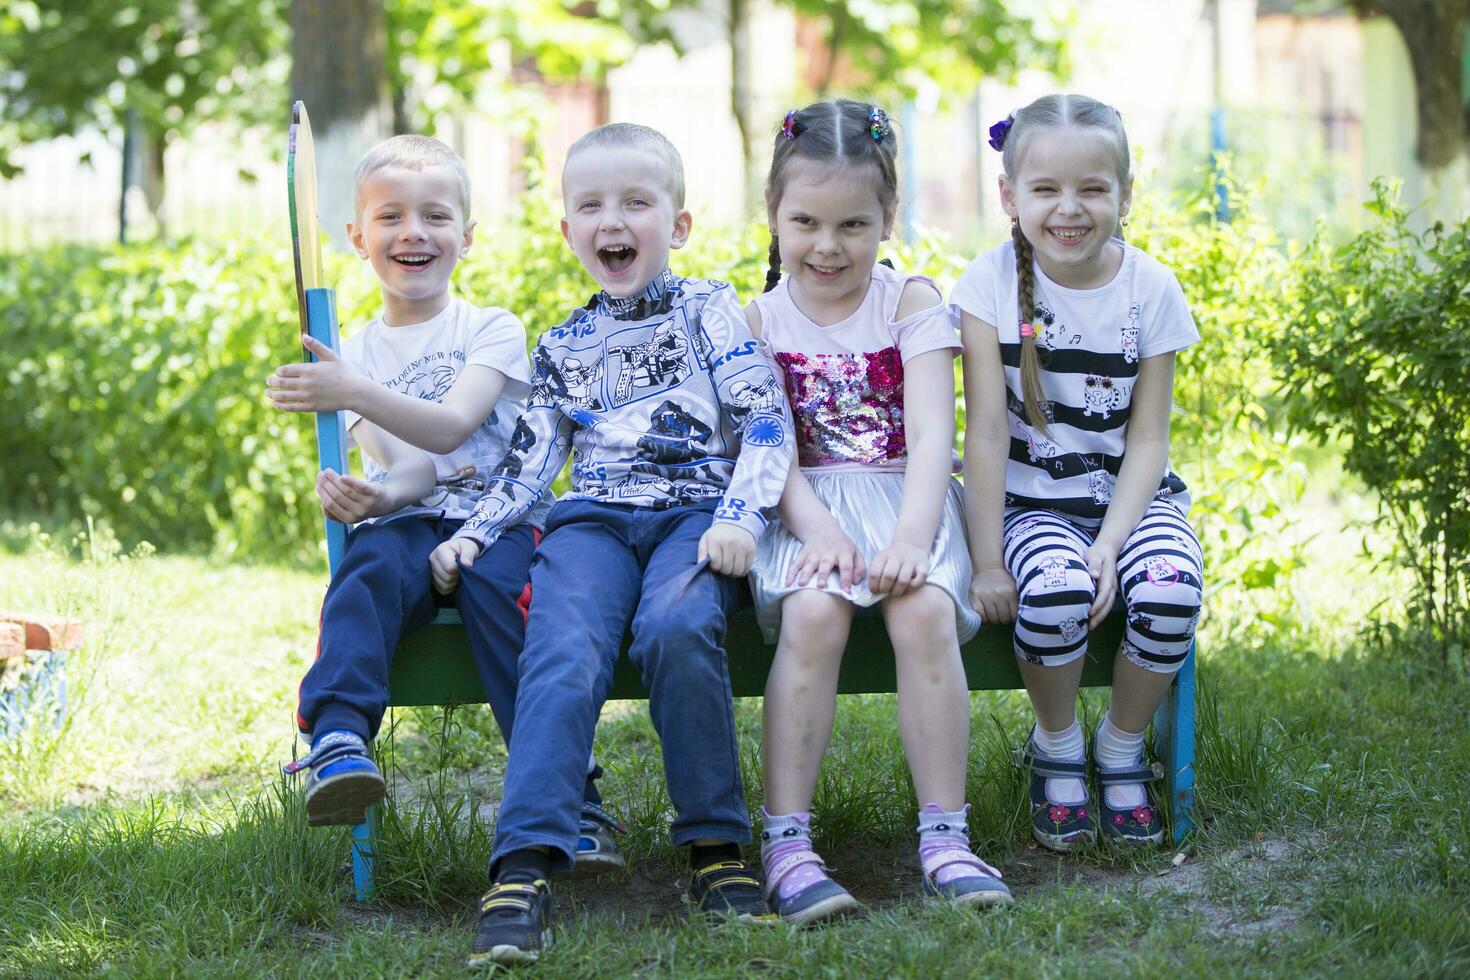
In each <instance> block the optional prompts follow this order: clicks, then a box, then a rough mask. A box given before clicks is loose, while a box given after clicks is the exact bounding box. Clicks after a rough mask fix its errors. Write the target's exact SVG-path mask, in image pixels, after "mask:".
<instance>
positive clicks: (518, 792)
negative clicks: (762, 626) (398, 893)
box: [491, 500, 750, 874]
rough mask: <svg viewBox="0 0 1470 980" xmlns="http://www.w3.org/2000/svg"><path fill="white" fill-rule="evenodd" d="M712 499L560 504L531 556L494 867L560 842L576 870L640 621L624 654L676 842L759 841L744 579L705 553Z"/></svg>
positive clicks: (556, 855)
mask: <svg viewBox="0 0 1470 980" xmlns="http://www.w3.org/2000/svg"><path fill="white" fill-rule="evenodd" d="M714 508H715V501H709V502H706V503H701V504H696V505H691V506H686V507H675V508H671V509H669V510H653V509H651V508H644V507H631V506H626V505H620V504H603V503H593V502H589V501H582V500H572V501H564V502H562V503H559V504H557V505H556V506H555V507H554V508H552V511H551V519H550V521H549V522H548V523H547V527H546V536H545V538H543V539H542V541H541V546H540V547H539V548H538V549H537V550H536V559H535V562H534V563H533V564H532V566H531V590H532V593H533V594H534V595H535V597H536V598H535V601H534V602H532V603H531V617H530V622H529V623H528V625H527V628H526V647H525V652H524V653H523V654H522V656H521V676H520V687H519V690H518V692H517V694H516V721H515V731H514V733H513V734H512V736H511V739H510V759H509V762H508V763H507V766H506V772H505V791H504V798H503V800H502V802H501V805H500V818H499V822H498V824H497V826H496V831H495V847H494V850H493V852H492V854H491V869H492V874H493V871H494V867H495V863H496V862H497V861H499V859H500V858H501V857H502V856H503V855H505V854H506V853H508V852H510V851H517V850H522V849H524V848H528V847H536V846H542V847H547V848H550V849H551V852H552V865H553V867H554V868H555V869H556V870H563V871H564V870H566V869H567V868H568V867H570V865H571V860H572V857H573V855H574V854H575V853H576V846H577V805H578V803H579V802H580V800H581V798H582V786H583V780H584V778H585V775H586V769H587V755H588V753H589V752H590V751H591V749H592V735H593V730H594V728H595V727H596V725H597V716H598V714H599V713H600V712H601V710H602V705H603V702H605V701H606V700H607V695H608V691H609V690H610V688H611V686H612V676H613V664H614V663H615V661H616V660H617V657H618V652H619V650H620V649H621V647H622V640H623V634H624V633H625V632H627V630H628V628H629V625H630V624H631V626H632V633H633V642H632V646H631V647H630V648H629V651H628V654H629V657H630V658H631V659H632V661H633V663H634V664H635V665H636V666H637V667H638V669H639V670H640V671H641V672H642V675H643V683H644V685H645V686H646V687H647V689H648V710H649V714H650V715H651V716H652V719H653V725H654V728H655V729H656V730H657V731H658V735H659V739H660V740H661V741H662V743H663V756H664V775H665V777H666V778H667V780H668V786H669V797H670V798H671V800H672V801H673V804H674V813H675V817H674V823H673V828H672V839H673V842H674V844H675V845H676V846H679V845H683V844H688V843H689V842H691V841H694V840H698V839H701V838H709V839H713V840H726V841H737V842H740V843H744V842H746V841H749V840H750V818H749V813H748V812H747V810H746V808H745V793H744V790H743V789H742V787H741V783H740V751H739V745H738V743H737V740H736V736H735V710H734V705H733V704H732V703H731V700H730V675H729V671H728V670H727V667H726V663H725V646H724V641H725V620H726V617H727V615H728V614H729V613H730V612H732V611H733V610H734V608H735V603H736V601H737V597H738V594H739V593H738V583H737V582H736V580H735V579H732V578H729V577H727V576H724V575H717V574H715V573H714V572H711V571H710V570H709V568H708V567H707V565H701V564H699V563H697V562H696V560H695V559H696V557H697V555H698V550H699V538H700V536H701V535H703V534H704V532H705V531H706V530H707V529H708V528H709V526H710V521H711V519H712V518H713V515H714Z"/></svg>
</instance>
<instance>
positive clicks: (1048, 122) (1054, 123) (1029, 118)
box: [1001, 95, 1130, 435]
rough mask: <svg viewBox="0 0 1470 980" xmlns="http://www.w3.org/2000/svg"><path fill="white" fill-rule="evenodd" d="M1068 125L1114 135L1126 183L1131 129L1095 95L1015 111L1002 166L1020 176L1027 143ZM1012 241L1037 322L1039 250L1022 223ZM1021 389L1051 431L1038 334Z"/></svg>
mask: <svg viewBox="0 0 1470 980" xmlns="http://www.w3.org/2000/svg"><path fill="white" fill-rule="evenodd" d="M1063 126H1079V127H1086V128H1091V129H1099V130H1102V131H1103V132H1104V133H1107V134H1108V135H1109V136H1110V137H1112V141H1113V146H1114V148H1115V149H1116V150H1117V154H1116V156H1115V158H1114V163H1115V165H1116V167H1117V171H1118V182H1119V183H1120V184H1126V183H1127V182H1128V174H1129V166H1130V165H1129V157H1128V134H1127V133H1126V132H1124V131H1123V117H1122V116H1121V115H1120V114H1119V113H1118V110H1117V109H1114V108H1113V107H1112V106H1110V105H1108V104H1107V103H1105V102H1099V101H1097V100H1096V99H1090V98H1088V97H1087V96H1085V95H1044V96H1042V97H1041V98H1039V99H1037V100H1036V101H1035V102H1032V103H1031V104H1030V105H1028V106H1026V107H1025V108H1024V109H1018V110H1017V111H1016V112H1015V114H1014V115H1012V116H1011V128H1010V130H1009V131H1008V132H1007V133H1006V135H1005V146H1004V148H1003V150H1002V157H1001V166H1002V167H1003V168H1004V169H1005V172H1006V176H1007V177H1008V178H1010V179H1011V180H1015V179H1016V177H1017V175H1018V172H1019V170H1020V167H1021V160H1022V156H1023V154H1024V153H1025V149H1026V143H1027V142H1028V141H1029V140H1030V138H1031V135H1032V134H1033V133H1037V132H1040V131H1041V130H1043V129H1056V128H1060V127H1063ZM1011 241H1012V242H1014V243H1015V246H1016V280H1017V283H1018V288H1017V290H1016V298H1017V305H1018V311H1017V312H1018V313H1019V315H1020V318H1021V322H1022V323H1031V322H1032V319H1033V318H1034V317H1035V316H1036V271H1035V268H1034V267H1033V264H1032V263H1033V261H1034V254H1035V253H1034V249H1033V248H1032V246H1031V242H1030V241H1029V240H1027V238H1026V236H1025V235H1023V234H1021V224H1020V222H1018V221H1012V222H1011ZM1020 368H1021V394H1022V396H1023V397H1024V401H1025V403H1026V421H1028V422H1030V423H1031V427H1032V428H1034V429H1037V430H1038V431H1040V432H1042V433H1044V434H1046V435H1050V433H1049V432H1048V431H1047V424H1046V413H1045V411H1044V409H1043V408H1042V404H1041V403H1042V401H1043V400H1044V399H1043V394H1044V393H1043V391H1042V388H1041V355H1040V354H1038V353H1037V352H1036V333H1035V330H1034V328H1033V330H1032V333H1031V335H1030V336H1024V335H1023V336H1022V337H1021V364H1020Z"/></svg>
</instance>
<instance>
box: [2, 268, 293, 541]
mask: <svg viewBox="0 0 1470 980" xmlns="http://www.w3.org/2000/svg"><path fill="white" fill-rule="evenodd" d="M290 268H291V265H290V253H289V252H288V251H286V250H285V249H282V248H274V249H272V248H268V247H266V246H265V245H263V244H261V243H259V242H257V241H248V240H247V241H228V242H225V243H223V244H215V243H211V244H206V243H202V242H193V243H187V244H183V245H180V246H177V247H174V248H167V249H166V248H163V247H161V246H151V247H144V248H133V249H119V248H97V247H80V246H71V247H60V248H53V249H49V250H45V251H41V252H27V253H24V254H20V255H10V256H5V257H4V258H0V343H3V346H4V350H5V352H6V363H5V380H6V383H7V387H8V388H9V391H8V397H7V398H6V399H5V400H4V407H3V408H0V427H3V429H4V431H5V432H6V433H7V435H6V452H5V453H4V454H3V456H0V488H3V493H4V495H5V499H6V501H7V502H8V503H9V505H10V506H12V507H18V508H19V507H27V508H33V509H35V510H36V511H39V512H40V513H41V514H43V515H48V516H50V517H53V518H60V519H63V520H70V521H80V520H83V519H85V518H88V517H90V518H95V519H96V520H97V521H99V522H101V523H105V524H106V525H108V526H110V527H111V528H112V530H113V531H114V532H115V533H116V534H117V535H118V536H119V538H121V539H122V540H123V541H124V542H125V543H126V544H128V545H129V546H131V545H132V544H134V543H136V542H138V541H140V540H149V541H153V542H156V543H158V544H161V545H166V546H169V547H190V546H199V545H208V546H213V547H218V548H220V549H223V550H224V551H227V552H235V551H242V550H243V551H251V552H255V553H258V554H262V555H265V556H269V557H280V556H282V555H292V556H294V555H299V554H300V553H302V552H303V550H304V546H305V543H306V542H308V541H310V540H312V538H313V537H317V536H319V535H320V529H319V525H318V524H317V523H316V522H317V516H316V515H315V514H313V513H312V511H313V507H312V506H311V505H312V503H313V500H308V499H307V498H308V497H313V498H314V495H313V494H312V490H311V482H310V477H311V471H312V468H311V464H310V463H309V462H308V461H307V460H308V458H309V454H310V452H311V439H312V436H311V434H310V431H309V430H308V429H306V428H305V427H303V426H302V425H299V424H297V421H298V420H295V419H292V418H288V417H285V416H281V415H278V414H276V413H274V412H271V411H270V410H269V409H268V408H266V406H265V402H264V396H263V392H264V387H265V378H266V376H267V375H268V374H269V373H270V370H271V368H272V367H274V366H275V365H276V364H278V363H280V362H281V361H282V360H283V359H284V358H286V357H288V356H290V353H289V352H290V351H292V350H293V348H292V346H291V345H292V338H293V337H294V335H295V333H296V332H297V328H296V326H295V324H296V314H295V302H294V294H293V289H292V286H291V275H290Z"/></svg>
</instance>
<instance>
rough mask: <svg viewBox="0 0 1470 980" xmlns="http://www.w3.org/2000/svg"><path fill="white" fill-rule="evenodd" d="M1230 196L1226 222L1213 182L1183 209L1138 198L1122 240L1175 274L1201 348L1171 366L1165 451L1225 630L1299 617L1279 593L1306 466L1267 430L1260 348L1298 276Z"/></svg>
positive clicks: (1265, 362) (1297, 554)
mask: <svg viewBox="0 0 1470 980" xmlns="http://www.w3.org/2000/svg"><path fill="white" fill-rule="evenodd" d="M1232 198H1233V199H1232V201H1231V205H1232V208H1231V209H1232V212H1233V216H1232V218H1231V220H1230V221H1228V222H1222V221H1220V220H1218V219H1217V218H1216V216H1215V199H1214V188H1213V186H1211V187H1207V188H1205V189H1204V190H1203V191H1201V192H1198V193H1197V194H1196V195H1195V196H1194V197H1192V198H1188V199H1185V200H1183V201H1177V200H1165V201H1154V200H1144V201H1143V202H1142V204H1143V207H1142V208H1141V209H1135V220H1134V221H1133V223H1132V226H1131V227H1130V228H1129V229H1128V233H1129V234H1128V237H1129V240H1130V241H1132V242H1133V243H1134V244H1137V245H1138V246H1139V247H1141V248H1142V249H1144V250H1145V251H1147V252H1148V253H1149V254H1150V255H1152V256H1153V257H1154V258H1156V259H1158V260H1159V261H1160V262H1162V263H1163V264H1164V265H1165V266H1167V267H1168V268H1169V269H1170V270H1171V271H1172V272H1173V273H1174V274H1175V275H1176V276H1177V277H1178V278H1179V282H1180V285H1181V286H1182V287H1183V288H1184V294H1185V296H1186V298H1187V299H1188V301H1189V308H1190V312H1191V313H1193V315H1194V318H1195V322H1196V323H1197V324H1198V325H1199V330H1200V341H1199V343H1197V344H1195V345H1194V346H1193V347H1190V348H1189V349H1188V350H1185V351H1183V352H1181V353H1180V355H1179V357H1178V360H1177V362H1176V367H1175V377H1174V400H1175V413H1176V414H1175V418H1174V421H1173V425H1172V431H1171V439H1170V444H1171V447H1172V450H1171V456H1172V459H1173V463H1174V467H1175V469H1176V470H1178V471H1179V473H1180V475H1181V476H1182V477H1183V478H1184V481H1185V483H1187V484H1189V487H1190V494H1191V497H1192V501H1193V507H1192V509H1191V511H1190V520H1191V522H1192V523H1193V524H1194V526H1195V530H1196V531H1197V532H1198V534H1199V536H1200V543H1201V545H1202V546H1203V548H1204V553H1205V582H1206V584H1207V590H1208V594H1209V595H1210V597H1211V602H1210V605H1211V607H1212V610H1213V612H1214V613H1215V614H1216V615H1218V614H1220V613H1222V612H1226V611H1227V609H1229V614H1228V615H1226V616H1224V617H1223V618H1224V620H1225V622H1226V623H1227V624H1229V625H1230V626H1231V627H1232V628H1238V629H1246V630H1249V629H1252V628H1253V627H1254V625H1255V624H1258V623H1259V624H1263V625H1265V626H1267V627H1269V628H1273V629H1274V628H1275V627H1277V626H1280V625H1283V624H1285V623H1287V622H1289V621H1291V620H1292V618H1293V616H1294V613H1293V606H1294V605H1295V599H1294V597H1293V595H1292V593H1291V590H1290V589H1289V588H1287V587H1286V586H1287V585H1288V583H1289V582H1290V581H1291V573H1292V572H1294V571H1295V570H1296V569H1298V568H1299V567H1301V565H1302V554H1301V545H1300V544H1299V543H1297V542H1296V540H1295V537H1294V535H1293V534H1292V533H1291V530H1292V524H1293V523H1294V518H1293V517H1292V515H1291V509H1290V504H1292V503H1294V502H1295V501H1297V500H1299V499H1300V497H1301V495H1302V492H1303V488H1304V477H1305V469H1304V467H1303V466H1302V465H1301V463H1300V462H1298V461H1297V459H1296V455H1297V454H1296V452H1295V448H1294V446H1293V445H1292V444H1291V443H1290V442H1289V441H1288V439H1287V437H1286V435H1285V434H1284V433H1283V432H1282V431H1281V428H1280V427H1279V426H1277V425H1276V424H1275V422H1274V419H1275V416H1276V414H1277V412H1276V406H1275V404H1274V402H1273V400H1272V398H1271V392H1272V390H1273V388H1274V387H1275V383H1276V382H1275V378H1274V377H1273V375H1272V373H1271V365H1270V360H1269V358H1268V357H1267V356H1266V354H1265V349H1264V346H1263V345H1264V344H1265V342H1266V341H1267V339H1268V337H1270V336H1271V335H1272V334H1273V333H1277V332H1278V331H1277V330H1276V329H1275V326H1274V325H1275V324H1278V323H1280V322H1281V320H1282V319H1283V317H1284V316H1285V310H1284V308H1283V297H1282V290H1283V284H1284V283H1285V282H1287V281H1288V280H1289V279H1290V278H1291V276H1292V274H1293V273H1292V268H1291V262H1290V260H1289V258H1288V256H1287V254H1286V252H1285V251H1284V250H1283V248H1282V247H1281V243H1280V242H1279V241H1278V240H1277V238H1276V236H1275V233H1274V232H1273V230H1272V229H1271V228H1270V227H1268V226H1267V225H1266V224H1265V223H1264V222H1263V221H1262V220H1261V219H1260V217H1259V215H1258V214H1257V213H1256V212H1253V211H1252V210H1251V209H1250V207H1249V200H1248V195H1242V194H1239V193H1235V194H1232ZM1160 205H1163V206H1160ZM1232 607H1233V608H1232Z"/></svg>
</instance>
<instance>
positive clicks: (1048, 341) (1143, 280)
mask: <svg viewBox="0 0 1470 980" xmlns="http://www.w3.org/2000/svg"><path fill="white" fill-rule="evenodd" d="M1119 244H1120V245H1122V247H1123V263H1122V266H1121V267H1120V268H1119V270H1118V274H1117V275H1116V276H1114V277H1113V279H1112V281H1111V282H1109V283H1107V284H1106V285H1103V286H1099V287H1097V288H1096V289H1070V288H1068V287H1065V286H1060V285H1058V284H1057V283H1055V282H1053V281H1052V280H1051V279H1049V278H1048V277H1047V275H1046V273H1045V272H1043V271H1042V270H1041V266H1040V264H1037V265H1036V266H1035V271H1036V290H1035V297H1034V299H1035V311H1034V313H1033V319H1032V323H1033V325H1034V326H1035V328H1036V343H1037V351H1038V353H1039V354H1040V356H1041V387H1042V391H1043V394H1044V401H1043V403H1042V410H1043V412H1044V413H1045V414H1046V415H1047V417H1048V419H1049V421H1048V423H1047V428H1048V430H1049V432H1050V438H1048V437H1047V436H1045V435H1043V434H1042V433H1041V432H1040V431H1037V430H1035V429H1033V428H1032V427H1031V425H1030V424H1029V423H1028V422H1027V421H1026V412H1025V409H1024V407H1023V405H1024V402H1023V396H1022V389H1021V369H1020V357H1021V335H1020V318H1019V315H1018V314H1019V310H1018V303H1019V297H1018V293H1019V289H1020V286H1019V283H1018V282H1017V278H1016V252H1015V246H1014V245H1013V244H1012V243H1011V242H1006V243H1005V244H1004V245H1001V246H1000V247H998V248H994V249H991V250H990V251H989V252H986V253H984V254H983V255H981V256H979V257H978V258H976V259H975V260H974V261H973V262H971V263H970V265H969V267H968V268H966V269H965V272H964V274H963V275H962V276H961V277H960V281H959V282H958V283H957V284H956V285H955V288H954V292H953V293H952V294H951V295H950V307H951V310H952V311H953V312H954V315H955V318H956V319H958V317H959V312H960V311H963V312H965V313H969V314H970V315H971V316H973V317H975V318H976V319H977V320H980V321H982V322H985V323H989V324H991V325H992V326H994V327H995V328H996V332H997V334H998V335H999V338H1000V349H1001V359H1002V361H1003V363H1004V365H1005V379H1006V403H1007V405H1008V407H1009V409H1010V411H1009V413H1008V414H1009V416H1010V433H1011V448H1010V458H1009V460H1008V462H1007V464H1006V486H1005V499H1006V505H1007V506H1010V507H1046V508H1050V509H1052V510H1057V511H1061V512H1062V513H1065V514H1067V515H1068V516H1070V517H1073V518H1075V519H1077V520H1078V521H1079V523H1083V524H1098V523H1101V521H1102V518H1103V516H1104V515H1105V514H1106V513H1107V507H1108V504H1109V503H1110V502H1111V501H1112V495H1113V486H1114V484H1115V483H1116V482H1117V477H1118V470H1119V468H1120V467H1121V465H1122V462H1123V446H1124V441H1125V439H1126V437H1127V432H1128V416H1129V412H1130V410H1131V406H1132V400H1133V385H1134V382H1135V381H1137V378H1138V363H1139V361H1140V360H1142V359H1143V358H1146V357H1153V356H1155V355H1157V354H1165V353H1168V352H1170V351H1178V350H1182V349H1184V348H1185V347H1188V346H1189V345H1190V344H1193V343H1194V342H1195V341H1197V340H1199V330H1198V328H1197V327H1196V326H1195V323H1194V318H1193V317H1192V316H1191V315H1190V313H1189V307H1188V305H1187V304H1186V303H1185V300H1184V291H1183V290H1182V289H1181V288H1180V286H1179V281H1178V280H1177V279H1175V278H1174V274H1173V273H1171V272H1170V271H1169V270H1168V269H1166V268H1164V266H1163V265H1161V264H1159V262H1157V261H1156V260H1154V259H1153V258H1151V257H1150V256H1149V255H1147V254H1146V253H1144V252H1143V251H1141V250H1140V249H1138V248H1137V247H1135V246H1133V245H1128V244H1126V243H1123V242H1119ZM1159 493H1160V494H1161V495H1168V496H1171V497H1172V498H1173V499H1174V500H1175V501H1176V502H1178V503H1179V505H1180V506H1181V507H1183V508H1185V509H1188V507H1189V495H1188V493H1187V491H1186V488H1185V485H1184V481H1182V480H1180V479H1179V477H1178V476H1177V475H1176V474H1175V473H1174V471H1173V469H1172V468H1166V473H1165V476H1164V479H1163V481H1162V482H1161V483H1160V486H1159Z"/></svg>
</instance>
